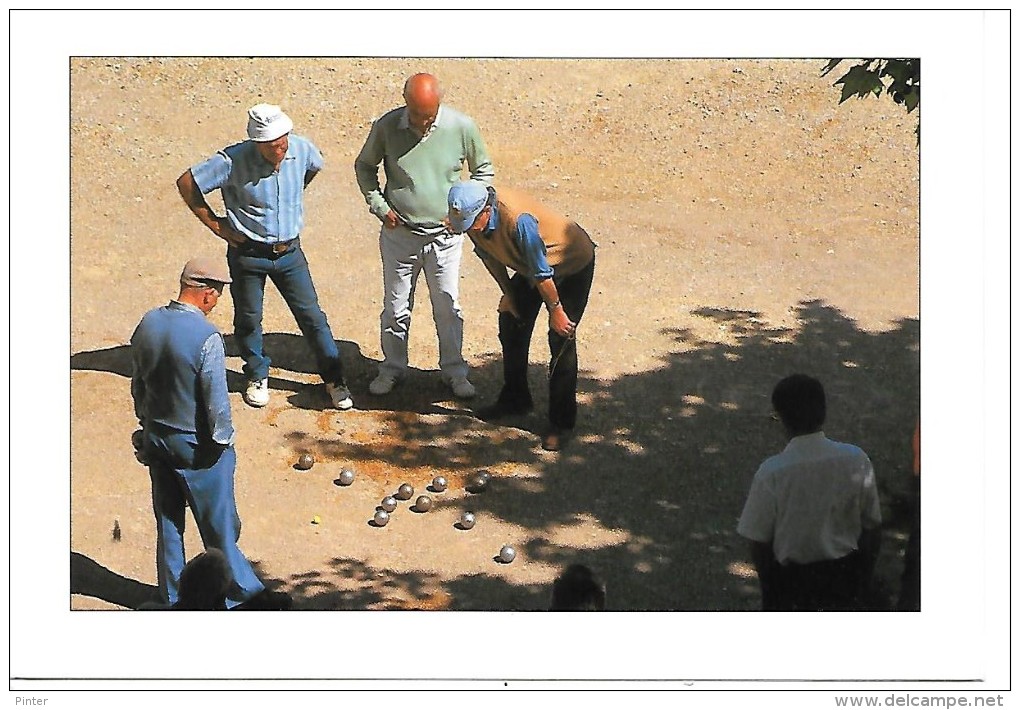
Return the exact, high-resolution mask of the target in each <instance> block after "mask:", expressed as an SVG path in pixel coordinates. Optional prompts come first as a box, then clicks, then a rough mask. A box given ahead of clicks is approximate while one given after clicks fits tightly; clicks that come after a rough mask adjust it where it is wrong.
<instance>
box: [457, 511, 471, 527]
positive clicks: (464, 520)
mask: <svg viewBox="0 0 1020 710" xmlns="http://www.w3.org/2000/svg"><path fill="white" fill-rule="evenodd" d="M460 526H461V527H462V528H464V529H465V530H470V529H471V528H473V527H474V526H475V514H474V513H469V512H464V513H461V514H460Z"/></svg>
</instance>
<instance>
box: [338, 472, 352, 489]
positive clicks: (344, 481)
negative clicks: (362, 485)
mask: <svg viewBox="0 0 1020 710" xmlns="http://www.w3.org/2000/svg"><path fill="white" fill-rule="evenodd" d="M337 481H338V482H339V483H340V485H341V486H349V485H351V484H352V483H354V469H351V468H345V469H343V470H342V471H340V477H339V478H337Z"/></svg>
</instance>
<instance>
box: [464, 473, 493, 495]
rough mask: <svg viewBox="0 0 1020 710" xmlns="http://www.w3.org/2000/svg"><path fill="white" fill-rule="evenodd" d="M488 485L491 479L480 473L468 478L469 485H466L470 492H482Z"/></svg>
mask: <svg viewBox="0 0 1020 710" xmlns="http://www.w3.org/2000/svg"><path fill="white" fill-rule="evenodd" d="M488 487H489V479H488V478H486V477H485V476H482V475H481V474H478V473H476V474H474V475H473V476H471V478H469V479H468V482H467V485H466V486H465V488H467V491H468V493H481V492H482V491H484V490H485V489H486V488H488Z"/></svg>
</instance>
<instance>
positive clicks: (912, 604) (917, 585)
mask: <svg viewBox="0 0 1020 710" xmlns="http://www.w3.org/2000/svg"><path fill="white" fill-rule="evenodd" d="M920 484H921V481H920V479H917V481H916V483H915V489H914V495H913V500H912V505H911V507H912V511H911V523H910V537H909V538H907V549H906V551H905V553H904V555H903V577H902V578H901V579H900V598H899V602H898V605H897V608H898V609H899V610H900V611H920V610H921V485H920Z"/></svg>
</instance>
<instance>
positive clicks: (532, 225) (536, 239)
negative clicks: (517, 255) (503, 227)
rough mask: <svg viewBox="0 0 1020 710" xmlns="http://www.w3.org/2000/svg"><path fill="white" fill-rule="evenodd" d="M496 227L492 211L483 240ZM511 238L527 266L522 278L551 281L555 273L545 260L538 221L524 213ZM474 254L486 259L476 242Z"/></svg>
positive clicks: (496, 212) (518, 220)
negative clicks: (526, 271)
mask: <svg viewBox="0 0 1020 710" xmlns="http://www.w3.org/2000/svg"><path fill="white" fill-rule="evenodd" d="M490 195H491V190H490ZM498 227H499V210H497V209H492V210H491V211H490V214H489V221H488V223H487V224H486V226H485V229H484V230H483V239H484V235H491V234H492V233H493V232H495V231H496V229H497V228H498ZM513 236H514V240H515V241H516V242H517V246H518V248H519V249H520V250H521V254H522V255H523V256H524V260H525V261H526V262H527V264H528V271H529V273H526V274H522V276H526V277H528V278H530V279H531V280H532V281H543V280H545V279H551V278H552V277H553V276H554V275H555V271H554V270H553V268H552V267H551V266H549V261H548V259H546V247H545V242H544V241H542V235H541V234H540V233H539V231H538V220H537V219H535V217H534V215H530V214H527V213H525V214H522V215H521V216H519V217H518V218H517V229H516V230H515V231H514V235H513ZM475 254H476V255H477V256H478V257H480V258H481V259H485V258H486V252H485V251H483V250H481V249H479V248H478V244H477V242H476V243H475Z"/></svg>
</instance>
